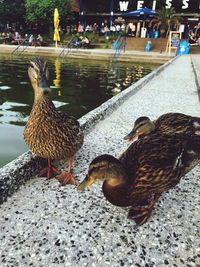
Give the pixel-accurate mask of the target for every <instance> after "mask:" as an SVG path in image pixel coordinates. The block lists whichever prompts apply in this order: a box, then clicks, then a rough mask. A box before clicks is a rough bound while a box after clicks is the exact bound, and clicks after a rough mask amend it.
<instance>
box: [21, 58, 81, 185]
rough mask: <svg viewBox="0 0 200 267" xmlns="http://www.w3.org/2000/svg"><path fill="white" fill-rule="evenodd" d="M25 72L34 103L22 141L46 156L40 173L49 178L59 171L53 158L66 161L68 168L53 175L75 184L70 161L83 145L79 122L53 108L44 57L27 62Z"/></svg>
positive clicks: (61, 180)
mask: <svg viewBox="0 0 200 267" xmlns="http://www.w3.org/2000/svg"><path fill="white" fill-rule="evenodd" d="M28 75H29V78H30V81H31V84H32V86H33V90H34V96H35V98H34V103H33V107H32V111H31V113H30V116H29V119H28V122H27V124H26V126H25V129H24V140H25V142H26V144H27V145H28V147H29V148H30V150H31V151H32V152H33V153H35V154H36V155H38V156H40V157H42V158H46V159H48V167H47V168H45V169H44V170H43V171H42V172H41V173H40V175H45V176H47V177H48V178H50V177H51V176H52V175H55V174H58V173H59V171H58V170H57V169H56V168H55V167H53V166H52V165H51V161H52V160H68V171H67V172H63V173H61V174H60V175H57V176H56V178H57V179H58V180H59V181H60V182H61V183H62V184H63V185H65V184H66V183H68V182H71V183H72V184H75V183H76V182H75V179H74V178H73V176H72V173H71V169H72V162H73V157H74V155H75V153H76V152H77V151H78V149H79V148H80V147H81V146H82V144H83V132H82V131H81V129H80V126H79V122H78V121H77V120H76V119H75V118H74V117H72V116H68V115H67V114H65V113H62V112H59V111H57V110H56V108H55V106H54V104H53V102H52V100H51V98H50V87H49V86H48V85H47V80H48V67H47V63H46V61H45V60H43V59H41V58H36V59H34V60H32V61H31V62H30V67H29V69H28Z"/></svg>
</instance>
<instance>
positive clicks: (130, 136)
mask: <svg viewBox="0 0 200 267" xmlns="http://www.w3.org/2000/svg"><path fill="white" fill-rule="evenodd" d="M137 139H138V133H136V131H135V130H132V131H131V132H130V133H129V134H127V135H126V136H125V137H124V140H127V141H129V142H131V141H136V140H137Z"/></svg>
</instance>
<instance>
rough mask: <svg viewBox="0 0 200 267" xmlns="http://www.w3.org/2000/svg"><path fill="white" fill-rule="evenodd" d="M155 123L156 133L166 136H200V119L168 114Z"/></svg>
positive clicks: (180, 114)
mask: <svg viewBox="0 0 200 267" xmlns="http://www.w3.org/2000/svg"><path fill="white" fill-rule="evenodd" d="M154 122H155V127H156V131H157V132H158V133H160V134H165V135H177V134H182V135H183V136H185V135H188V136H192V135H199V136H200V118H198V117H192V116H189V115H185V114H182V113H167V114H164V115H162V116H160V117H159V118H158V119H157V120H156V121H154Z"/></svg>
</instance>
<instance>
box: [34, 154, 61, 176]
mask: <svg viewBox="0 0 200 267" xmlns="http://www.w3.org/2000/svg"><path fill="white" fill-rule="evenodd" d="M59 173H60V171H59V170H58V168H56V167H54V166H52V165H51V160H50V159H48V166H47V167H45V168H44V169H42V170H41V171H40V172H39V174H38V176H39V177H47V178H48V179H50V178H54V177H55V176H56V175H57V174H59Z"/></svg>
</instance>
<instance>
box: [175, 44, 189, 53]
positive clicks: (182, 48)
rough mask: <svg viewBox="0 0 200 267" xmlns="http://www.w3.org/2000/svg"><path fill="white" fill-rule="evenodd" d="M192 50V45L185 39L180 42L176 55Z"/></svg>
mask: <svg viewBox="0 0 200 267" xmlns="http://www.w3.org/2000/svg"><path fill="white" fill-rule="evenodd" d="M189 52H190V45H189V43H188V42H187V41H183V42H181V43H180V44H179V46H178V47H177V51H176V56H179V55H186V54H189Z"/></svg>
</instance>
